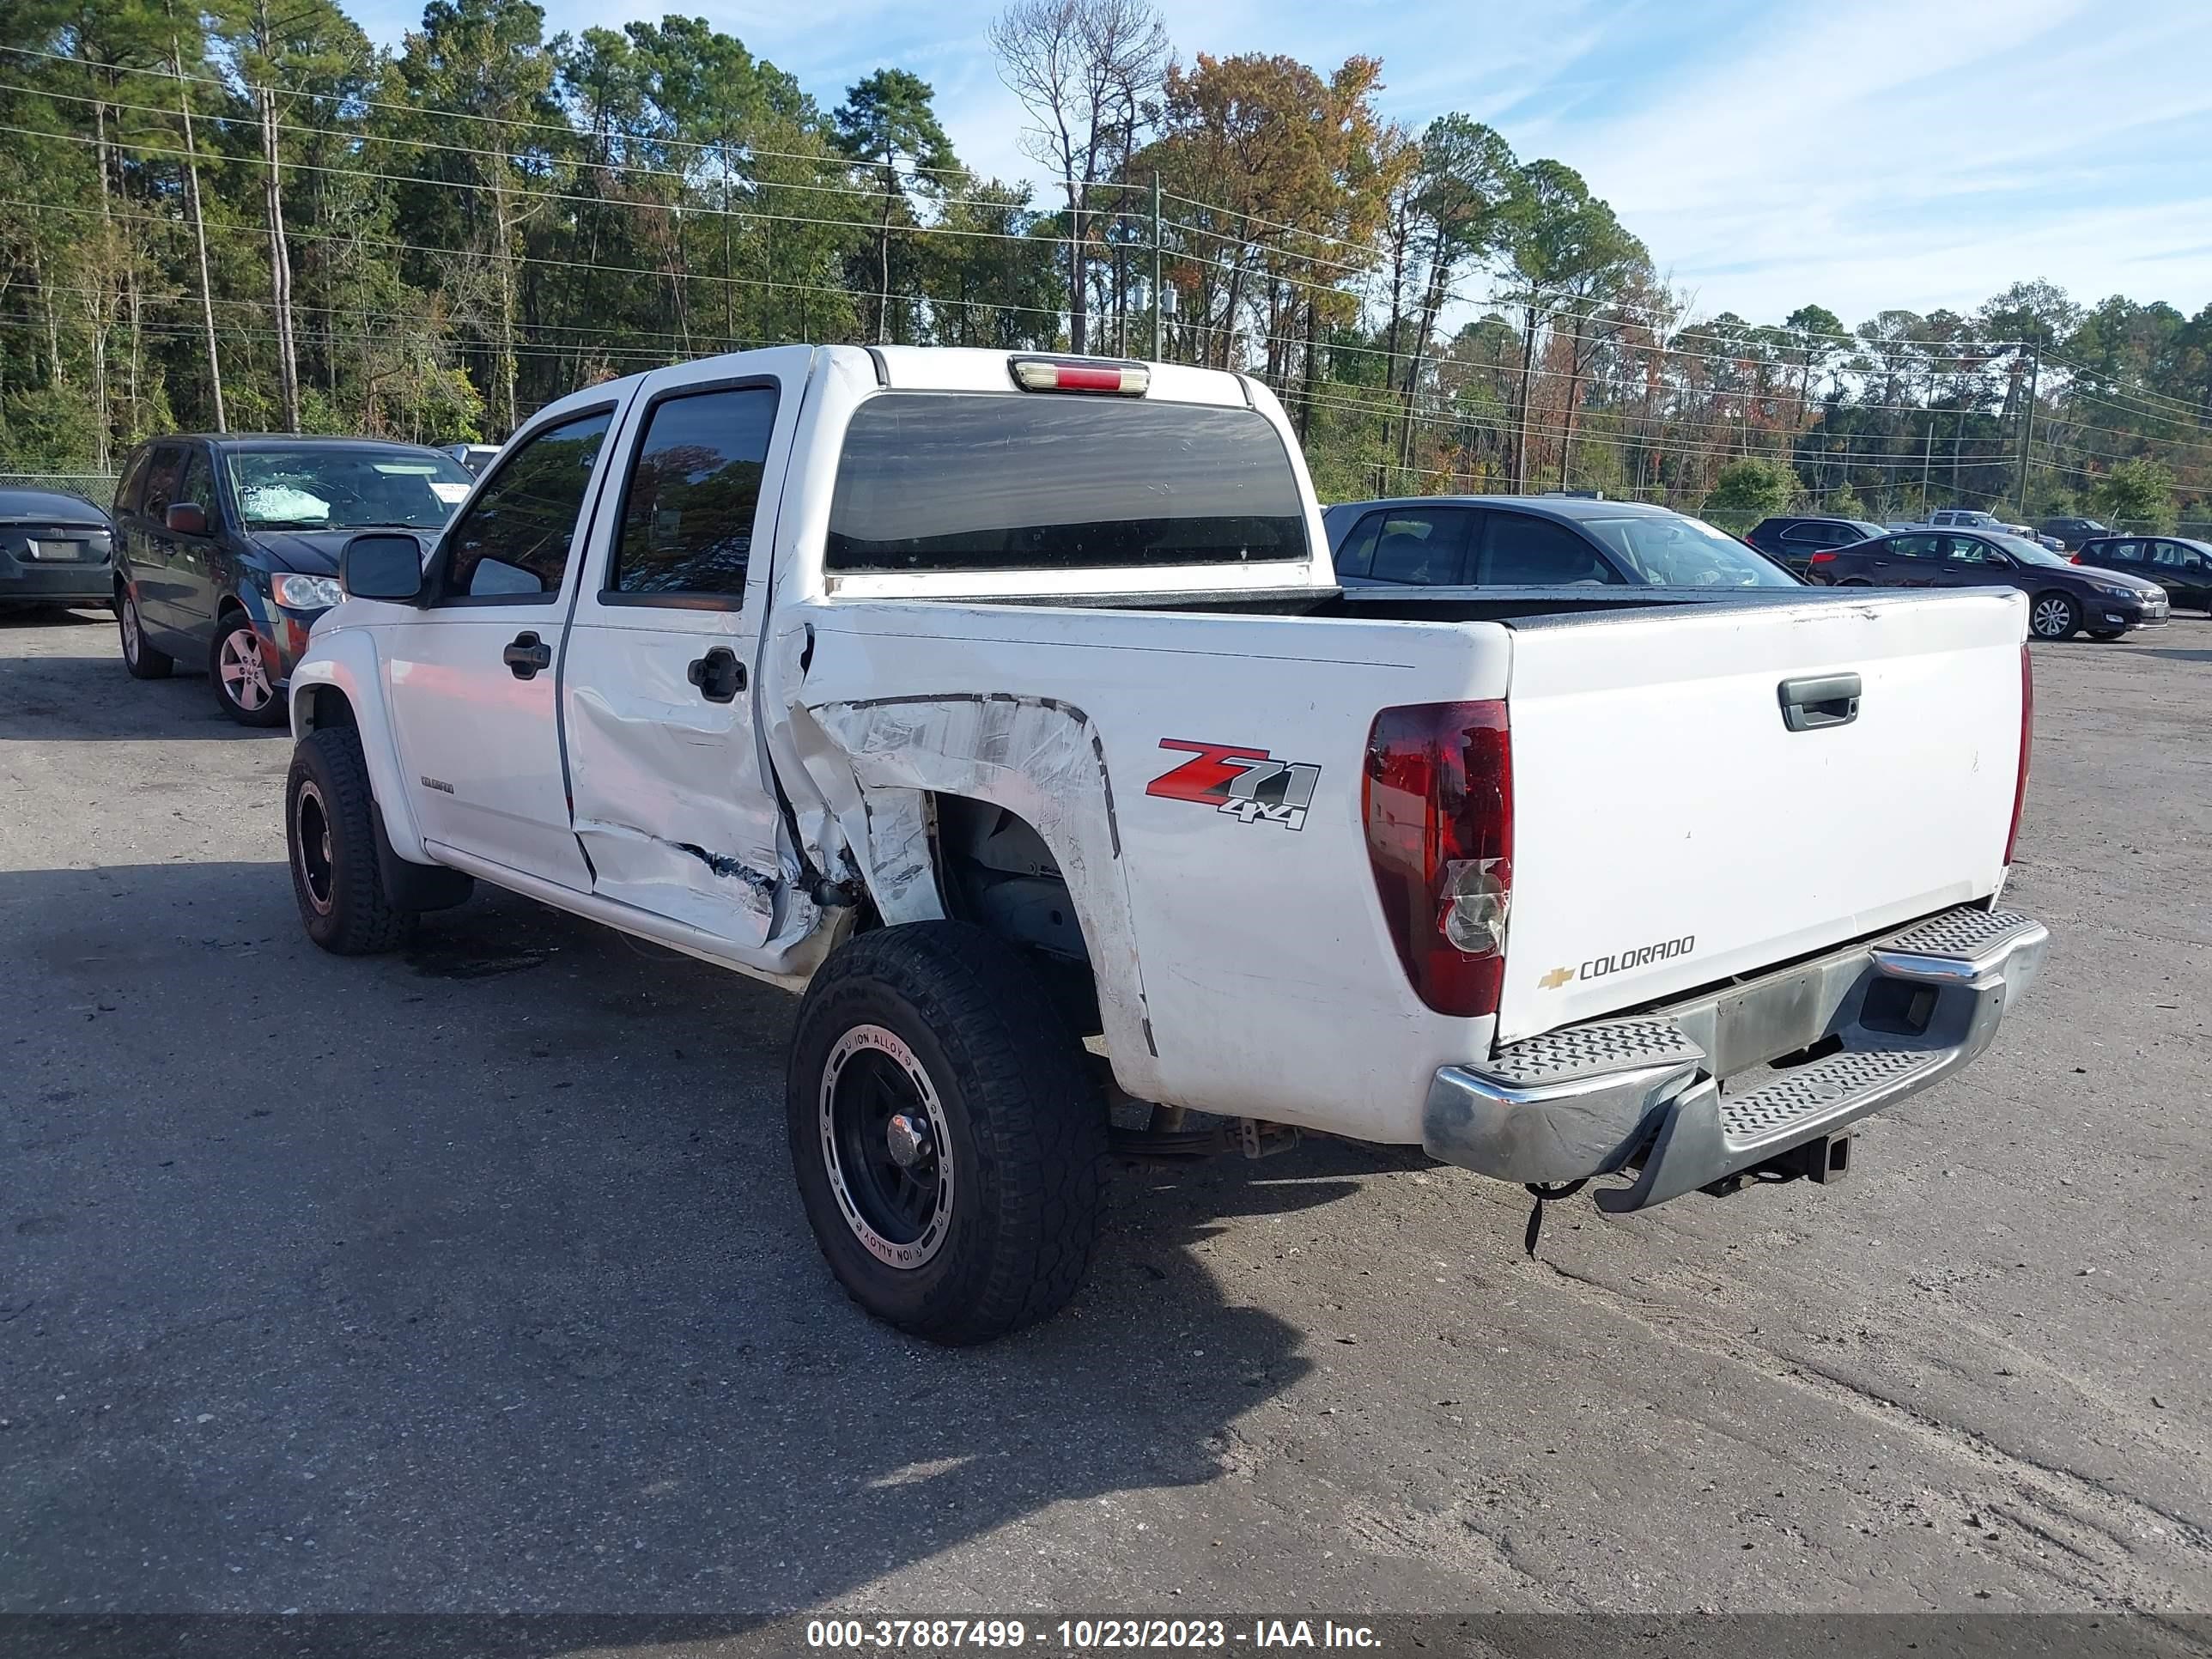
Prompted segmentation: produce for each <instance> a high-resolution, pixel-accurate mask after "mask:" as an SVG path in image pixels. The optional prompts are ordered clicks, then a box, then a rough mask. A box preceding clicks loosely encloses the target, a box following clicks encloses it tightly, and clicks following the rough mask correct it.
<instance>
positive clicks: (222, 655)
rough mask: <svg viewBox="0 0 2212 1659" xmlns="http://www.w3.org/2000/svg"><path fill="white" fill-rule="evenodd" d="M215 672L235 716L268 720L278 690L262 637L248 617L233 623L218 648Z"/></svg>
mask: <svg viewBox="0 0 2212 1659" xmlns="http://www.w3.org/2000/svg"><path fill="white" fill-rule="evenodd" d="M215 672H216V685H217V686H218V687H219V688H220V690H222V700H223V702H225V703H227V704H228V705H229V707H230V708H231V710H232V712H233V713H234V714H239V715H241V716H243V717H244V718H245V719H246V720H255V721H259V720H264V719H265V718H266V717H267V715H268V713H269V708H270V704H271V703H272V702H275V701H276V685H275V684H274V683H273V682H272V681H271V679H270V673H269V659H268V656H267V654H266V653H264V651H263V649H262V647H261V635H258V634H257V633H256V632H254V629H253V624H252V623H250V622H248V621H247V620H246V618H245V617H236V618H235V619H234V620H233V621H232V623H230V625H229V626H228V628H227V629H225V630H224V632H223V635H222V640H221V641H220V642H219V643H218V644H217V645H216V653H215Z"/></svg>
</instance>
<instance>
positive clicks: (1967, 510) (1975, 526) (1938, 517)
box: [1928, 507, 2005, 531]
mask: <svg viewBox="0 0 2212 1659" xmlns="http://www.w3.org/2000/svg"><path fill="white" fill-rule="evenodd" d="M1928 522H1929V524H1930V525H1932V526H1936V528H1938V529H1946V528H1949V527H1952V526H1956V527H1957V528H1959V529H1960V530H1996V531H2002V530H2003V529H2004V528H2005V526H2004V524H2003V522H2002V520H2000V519H1999V518H1998V517H1997V515H1996V513H1984V512H1983V511H1982V510H1981V509H1980V508H1979V507H1938V508H1936V511H1934V512H1933V513H1929V515H1928Z"/></svg>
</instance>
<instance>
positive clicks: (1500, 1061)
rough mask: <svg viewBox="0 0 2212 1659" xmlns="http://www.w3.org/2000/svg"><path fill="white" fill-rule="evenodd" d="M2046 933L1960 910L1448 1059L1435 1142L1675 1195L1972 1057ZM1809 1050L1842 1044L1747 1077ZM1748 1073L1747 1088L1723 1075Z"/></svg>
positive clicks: (1604, 1202)
mask: <svg viewBox="0 0 2212 1659" xmlns="http://www.w3.org/2000/svg"><path fill="white" fill-rule="evenodd" d="M2050 942H2051V934H2050V933H2049V931H2048V930H2047V929H2046V928H2045V927H2044V926H2043V924H2042V923H2041V922H2039V921H2033V920H2032V919H2030V918H2029V917H2027V916H2024V915H2019V914H2017V913H2015V912H2013V911H2007V910H1994V911H1993V910H1983V909H1977V908H1962V909H1957V910H1950V911H1946V912H1944V913H1943V914H1942V915H1937V916H1932V917H1930V918H1929V919H1927V920H1926V921H1920V922H1916V923H1915V924H1913V925H1912V926H1911V927H1907V928H1904V929H1902V930H1900V931H1899V932H1898V933H1893V934H1890V935H1888V936H1887V937H1885V938H1881V939H1874V940H1870V941H1865V942H1862V943H1860V944H1857V945H1849V946H1846V947H1844V948H1843V949H1841V950H1838V951H1831V952H1829V953H1828V954H1827V955H1826V956H1822V957H1814V959H1812V960H1811V961H1808V962H1802V963H1796V964H1795V965H1794V966H1792V967H1789V968H1784V969H1777V970H1776V971H1775V972H1773V973H1771V974H1768V975H1763V976H1761V977H1760V978H1758V979H1755V980H1752V981H1747V982H1746V983H1743V984H1740V985H1731V986H1729V987H1725V988H1724V989H1722V990H1719V991H1715V992H1711V993H1708V994H1705V995H1703V996H1699V997H1694V998H1691V999H1688V1000H1685V1001H1683V1002H1680V1003H1676V1004H1671V1005H1669V1006H1666V1007H1664V1008H1662V1009H1659V1010H1656V1011H1655V1012H1651V1013H1650V1014H1646V1015H1643V1016H1639V1017H1638V1018H1632V1019H1619V1020H1604V1021H1598V1022H1595V1023H1594V1024H1588V1025H1578V1026H1571V1027H1569V1028H1567V1029H1566V1030H1559V1031H1552V1032H1547V1033H1546V1034H1545V1035H1544V1036H1539V1037H1532V1038H1530V1039H1529V1040H1528V1042H1518V1043H1515V1044H1512V1045H1511V1046H1510V1047H1508V1048H1502V1049H1500V1050H1499V1051H1498V1054H1497V1055H1496V1056H1495V1057H1494V1058H1492V1059H1491V1060H1486V1061H1483V1062H1481V1063H1480V1064H1474V1065H1463V1066H1444V1067H1443V1068H1442V1069H1441V1070H1439V1071H1438V1072H1437V1074H1436V1077H1435V1079H1433V1080H1432V1081H1431V1084H1430V1085H1429V1097H1428V1104H1427V1109H1426V1110H1425V1113H1424V1114H1423V1118H1422V1144H1423V1146H1425V1148H1426V1149H1427V1151H1428V1152H1429V1153H1430V1155H1431V1157H1434V1158H1442V1159H1443V1160H1444V1161H1445V1162H1447V1163H1450V1164H1461V1165H1463V1166H1464V1167H1466V1168H1468V1169H1470V1170H1475V1171H1477V1172H1478V1173H1480V1174H1482V1175H1487V1176H1496V1177H1498V1179H1499V1180H1502V1181H1515V1182H1538V1183H1544V1184H1551V1183H1555V1182H1565V1181H1576V1180H1580V1179H1582V1178H1583V1177H1585V1176H1596V1175H1609V1174H1613V1173H1616V1172H1623V1171H1626V1170H1635V1171H1636V1179H1635V1181H1634V1182H1633V1183H1632V1184H1631V1185H1629V1186H1627V1187H1625V1188H1611V1189H1607V1190H1605V1191H1601V1192H1599V1193H1598V1194H1596V1198H1597V1202H1598V1206H1599V1207H1600V1208H1601V1209H1605V1210H1609V1211H1613V1212H1622V1211H1628V1210H1641V1209H1646V1208H1649V1207H1650V1206H1652V1205H1654V1204H1663V1203H1665V1202H1666V1201H1667V1200H1668V1199H1670V1198H1679V1197H1680V1196H1681V1195H1682V1194H1684V1193H1688V1192H1694V1191H1696V1190H1697V1189H1698V1188H1701V1187H1706V1186H1710V1185H1711V1184H1712V1183H1713V1182H1717V1181H1723V1180H1726V1179H1727V1178H1728V1177H1729V1176H1734V1175H1740V1174H1741V1173H1742V1172H1744V1171H1746V1170H1751V1169H1753V1168H1755V1167H1757V1166H1758V1165H1759V1164H1765V1163H1767V1162H1769V1161H1770V1160H1771V1159H1773V1158H1777V1157H1778V1156H1779V1155H1780V1154H1782V1153H1784V1152H1789V1151H1790V1149H1792V1148H1793V1147H1797V1146H1803V1145H1804V1144H1805V1143H1807V1142H1808V1141H1812V1140H1815V1139H1820V1137H1822V1136H1826V1135H1832V1134H1834V1133H1837V1132H1838V1131H1839V1130H1841V1129H1843V1128H1844V1127H1846V1126H1848V1125H1850V1124H1851V1123H1854V1122H1856V1121H1857V1120H1859V1119H1860V1118H1863V1117H1865V1116H1866V1115H1869V1113H1872V1112H1878V1111H1880V1110H1881V1109H1882V1108H1883V1107H1885V1106H1888V1105H1890V1104H1892V1103H1894V1102H1896V1101H1899V1100H1902V1099H1904V1098H1905V1097H1906V1096H1908V1095H1912V1094H1917V1093H1918V1092H1919V1091H1921V1090H1923V1089H1925V1088H1927V1087H1929V1085H1932V1084H1935V1083H1937V1082H1940V1081H1941V1080H1942V1079H1944V1078H1946V1077H1948V1076H1949V1075H1950V1074H1951V1073H1954V1072H1955V1071H1957V1070H1958V1069H1959V1068H1960V1067H1961V1066H1965V1065H1966V1064H1967V1063H1968V1062H1969V1061H1970V1060H1973V1059H1974V1058H1975V1057H1976V1056H1977V1055H1978V1054H1980V1053H1981V1052H1982V1050H1983V1049H1984V1048H1988V1047H1989V1046H1990V1040H1991V1039H1992V1038H1993V1037H1995V1036H1996V1029H1997V1024H1998V1022H1999V1021H2000V1020H2002V1018H2004V1012H2005V1009H2006V1008H2007V1007H2008V1006H2009V1005H2010V1003H2011V1002H2012V1001H2013V1000H2015V999H2016V998H2018V997H2019V996H2020V995H2021V994H2022V993H2023V992H2025V991H2026V990H2027V987H2028V986H2029V985H2030V983H2032V982H2033V980H2034V978H2035V974H2036V970H2037V969H2038V968H2039V967H2040V966H2041V965H2042V963H2043V956H2044V951H2045V949H2046V948H2047V947H2048V945H2049V944H2050ZM1838 1044H1840V1047H1838V1046H1837V1045H1838ZM1808 1049H1811V1050H1814V1051H1815V1052H1816V1053H1820V1050H1823V1049H1826V1050H1829V1052H1825V1053H1820V1057H1819V1058H1816V1059H1811V1060H1804V1061H1802V1063H1798V1064H1793V1065H1790V1066H1786V1067H1778V1068H1776V1069H1775V1070H1774V1071H1772V1072H1771V1073H1770V1074H1768V1075H1766V1076H1764V1077H1759V1078H1743V1077H1742V1075H1741V1074H1743V1073H1748V1072H1751V1071H1753V1069H1754V1068H1756V1067H1760V1066H1765V1065H1766V1064H1767V1062H1769V1061H1771V1060H1777V1059H1782V1058H1787V1057H1790V1056H1795V1055H1798V1054H1802V1053H1804V1052H1805V1051H1806V1050H1808ZM1738 1079H1741V1081H1742V1082H1743V1083H1744V1084H1746V1085H1748V1086H1744V1087H1739V1088H1735V1089H1729V1090H1726V1091H1724V1088H1723V1085H1725V1084H1727V1083H1729V1081H1731V1080H1738Z"/></svg>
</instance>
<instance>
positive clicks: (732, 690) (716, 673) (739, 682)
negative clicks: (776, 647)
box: [684, 645, 745, 702]
mask: <svg viewBox="0 0 2212 1659" xmlns="http://www.w3.org/2000/svg"><path fill="white" fill-rule="evenodd" d="M684 678H685V679H687V680H690V682H691V684H694V685H696V686H697V687H698V688H699V695H700V696H702V697H704V698H706V700H707V701H708V702H734V701H735V700H736V698H737V695H738V692H740V691H742V690H744V689H745V665H744V664H743V663H741V662H739V661H738V654H737V653H736V652H734V651H732V650H731V649H730V647H728V646H726V645H718V646H716V647H714V649H713V650H712V651H709V652H708V653H707V654H706V655H705V656H703V657H701V658H699V659H697V660H696V661H695V662H693V663H692V665H690V667H689V668H687V669H685V670H684Z"/></svg>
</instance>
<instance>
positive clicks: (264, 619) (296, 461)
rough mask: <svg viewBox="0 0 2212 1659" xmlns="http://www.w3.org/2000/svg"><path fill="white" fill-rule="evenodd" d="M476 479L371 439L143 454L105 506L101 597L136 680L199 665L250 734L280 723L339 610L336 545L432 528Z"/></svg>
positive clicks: (238, 439)
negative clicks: (113, 542) (383, 532)
mask: <svg viewBox="0 0 2212 1659" xmlns="http://www.w3.org/2000/svg"><path fill="white" fill-rule="evenodd" d="M473 482H474V480H473V479H472V478H471V477H470V474H469V471H468V469H467V468H465V467H464V466H463V465H461V464H460V463H459V461H456V460H455V459H453V457H452V456H450V455H447V454H446V453H444V452H442V451H441V450H435V449H430V448H427V447H424V446H422V445H420V444H398V443H383V442H379V441H374V440H372V439H366V438H302V437H246V436H240V435H227V436H222V437H209V436H204V435H182V436H178V437H173V438H159V439H155V440H154V441H151V442H149V443H145V444H142V445H140V446H139V447H138V448H137V450H136V451H134V452H133V453H132V454H131V458H130V459H129V460H128V461H127V462H126V463H125V466H124V469H123V482H122V483H121V484H120V485H119V486H118V489H117V490H116V496H115V520H116V528H117V533H118V548H117V550H116V562H115V570H114V574H113V576H112V582H111V592H112V598H113V599H114V602H115V607H116V620H117V623H118V627H119V628H120V629H121V631H122V635H123V664H124V666H125V668H126V669H128V670H129V671H130V672H131V675H132V677H133V678H137V679H142V680H149V679H160V678H162V677H164V676H165V675H167V673H168V672H169V671H171V670H172V669H173V667H174V666H175V665H176V663H177V661H178V659H183V660H184V662H185V664H186V665H188V666H191V667H197V666H199V665H205V666H206V669H207V672H208V675H209V678H210V680H211V681H212V682H213V684H214V686H215V691H216V701H217V702H220V703H221V704H222V707H223V709H224V710H225V712H226V713H228V714H230V716H231V717H232V718H233V719H234V720H240V721H241V722H243V723H244V724H246V725H248V726H277V725H281V724H283V720H284V714H285V708H284V695H283V693H284V687H285V684H286V682H287V680H288V678H289V676H290V674H291V671H292V665H293V664H294V663H295V662H297V661H298V660H299V659H300V653H301V652H303V651H305V650H306V649H307V630H308V629H310V628H312V627H313V625H314V622H315V618H316V617H319V616H321V615H322V614H323V612H324V611H326V610H328V609H329V608H330V607H331V605H335V604H337V601H338V597H339V595H338V584H337V568H338V551H339V550H340V549H341V548H342V547H343V546H344V544H345V542H346V539H347V538H348V537H349V536H351V535H353V534H355V533H356V532H359V531H362V530H365V529H370V528H392V529H407V530H424V531H430V532H435V531H436V530H438V529H439V527H440V526H442V525H443V524H444V523H445V522H446V520H447V519H448V518H450V517H451V516H452V515H453V508H454V507H457V506H459V504H460V501H461V500H462V498H463V497H465V495H467V494H468V493H469V486H470V485H471V483H473Z"/></svg>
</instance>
